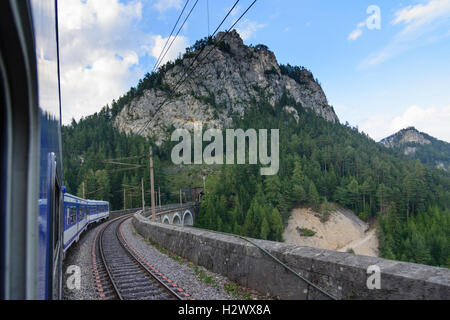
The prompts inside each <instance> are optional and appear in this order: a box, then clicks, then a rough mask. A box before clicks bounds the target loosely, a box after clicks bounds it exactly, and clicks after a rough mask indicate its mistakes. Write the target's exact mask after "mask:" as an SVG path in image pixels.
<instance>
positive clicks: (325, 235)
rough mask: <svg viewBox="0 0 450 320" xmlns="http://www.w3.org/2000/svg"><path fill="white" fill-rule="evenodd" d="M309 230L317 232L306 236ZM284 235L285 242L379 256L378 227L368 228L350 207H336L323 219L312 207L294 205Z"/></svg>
mask: <svg viewBox="0 0 450 320" xmlns="http://www.w3.org/2000/svg"><path fill="white" fill-rule="evenodd" d="M305 230H306V231H305ZM308 230H311V231H313V232H315V234H314V235H313V236H305V234H311V232H309V231H308ZM283 237H284V239H285V242H286V243H290V244H295V245H299V246H307V247H314V248H320V249H328V250H335V251H341V252H347V251H353V252H354V253H355V254H359V255H365V256H372V257H378V239H377V237H376V230H375V229H370V230H369V225H368V224H367V223H365V222H364V221H362V220H361V219H359V218H358V217H357V216H356V215H355V214H354V213H353V212H351V211H349V210H344V209H338V210H334V211H332V212H331V213H330V217H329V219H328V220H327V221H326V222H325V223H323V222H321V221H320V218H319V214H318V213H316V212H314V211H313V210H312V209H308V208H301V209H294V210H293V211H292V214H291V217H290V219H289V223H288V226H287V228H286V230H285V231H284V234H283Z"/></svg>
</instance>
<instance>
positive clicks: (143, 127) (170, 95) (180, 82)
mask: <svg viewBox="0 0 450 320" xmlns="http://www.w3.org/2000/svg"><path fill="white" fill-rule="evenodd" d="M239 1H240V0H237V1H236V2H235V3H234V5H233V7H232V8H231V9H230V10H229V11H228V13H227V15H226V16H225V18H224V19H223V20H222V22H221V23H220V24H219V26H218V27H217V28H216V30H215V31H214V33H213V34H212V35H211V36H210V37H209V38H210V39H211V38H213V37H214V35H215V34H216V33H217V31H218V30H219V29H220V27H221V26H222V24H223V23H224V22H225V20H226V19H227V18H228V16H229V15H230V14H231V12H232V11H233V10H234V8H235V7H236V5H237V4H238V3H239ZM256 1H257V0H254V1H253V2H252V3H251V4H250V6H249V7H248V8H247V9H246V10H245V11H244V13H243V14H242V15H241V16H240V17H239V18H238V19H237V20H236V21H235V22H234V23H233V25H232V26H231V27H230V28H229V29H228V30H227V31H226V33H225V34H224V35H222V37H221V39H220V41H221V40H222V39H223V37H224V36H225V35H226V34H228V33H229V32H230V31H231V30H232V28H234V26H235V25H236V24H237V23H238V22H239V21H240V20H241V19H242V17H243V16H244V15H245V14H246V13H247V12H248V11H249V10H250V9H251V8H252V7H253V5H254V4H255V3H256ZM220 41H215V43H214V48H215V47H216V46H217V43H219V42H220ZM205 47H206V46H204V47H202V48H201V49H200V51H199V52H198V53H197V54H196V56H195V57H194V59H193V60H192V62H191V64H190V65H189V66H188V67H187V68H186V69H187V71H186V72H185V73H184V74H183V76H181V77H180V80H179V81H178V82H177V83H176V85H175V87H174V89H172V90H171V93H169V95H168V97H167V98H166V99H165V100H164V101H163V102H162V103H161V104H160V105H159V106H158V107H157V108H156V109H155V112H154V113H153V115H152V117H151V118H150V119H149V120H148V121H147V122H146V123H145V124H144V125H143V126H142V127H141V129H140V130H139V131H138V132H137V134H138V135H140V134H141V133H142V132H143V131H144V130H145V129H146V128H147V127H148V125H150V124H151V123H152V121H153V119H154V118H155V116H156V114H157V113H158V112H159V110H161V108H162V107H163V106H164V105H165V104H166V103H167V102H168V101H169V100H170V99H171V98H172V96H173V95H174V94H175V92H176V90H177V89H178V87H179V86H180V85H181V84H182V83H184V82H185V81H186V80H187V79H188V78H189V77H190V76H191V75H192V74H193V73H194V71H195V69H196V68H197V67H198V66H199V65H200V62H202V61H203V60H205V58H206V57H207V56H208V55H209V53H211V51H212V50H213V49H211V50H210V51H209V52H208V53H207V54H206V55H205V57H203V59H202V60H201V61H200V62H199V63H198V64H197V66H196V67H194V68H193V69H192V70H191V69H190V68H191V67H192V66H193V64H194V63H195V62H196V61H197V59H198V57H199V56H200V55H201V54H202V52H203V50H204V49H205ZM189 71H191V72H189ZM188 72H189V73H188ZM185 75H186V76H185Z"/></svg>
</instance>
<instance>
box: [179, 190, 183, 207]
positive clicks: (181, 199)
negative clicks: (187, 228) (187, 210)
mask: <svg viewBox="0 0 450 320" xmlns="http://www.w3.org/2000/svg"><path fill="white" fill-rule="evenodd" d="M180 207H183V198H182V197H181V189H180Z"/></svg>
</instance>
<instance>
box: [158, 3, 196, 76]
mask: <svg viewBox="0 0 450 320" xmlns="http://www.w3.org/2000/svg"><path fill="white" fill-rule="evenodd" d="M198 1H199V0H196V1H195V3H194V5H193V6H192V8H191V10H190V11H189V13H188V15H187V16H186V18H185V19H184V21H183V23H182V24H181V26H180V28H179V29H178V32H177V34H176V35H175V37H173V39H172V41H171V42H170V45H169V47H168V48H167V50H166V52H165V53H164V55H163V57H162V58H161V60H160V61H159V63H158V64H157V65H156V68H155V69H154V70H153V71H156V70H158V68H159V66H160V65H161V63H162V61H163V60H164V58H165V56H166V54H167V53H168V52H169V50H170V48H171V47H172V45H173V43H174V42H175V39H176V38H177V37H178V35H179V34H180V31H181V30H182V29H183V27H184V25H185V23H186V21H187V20H188V19H189V17H190V16H191V13H192V11H194V9H195V7H196V6H197V3H198ZM168 40H170V37H169V38H168Z"/></svg>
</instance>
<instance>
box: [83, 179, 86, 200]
mask: <svg viewBox="0 0 450 320" xmlns="http://www.w3.org/2000/svg"><path fill="white" fill-rule="evenodd" d="M83 199H86V197H85V194H84V181H83Z"/></svg>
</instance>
